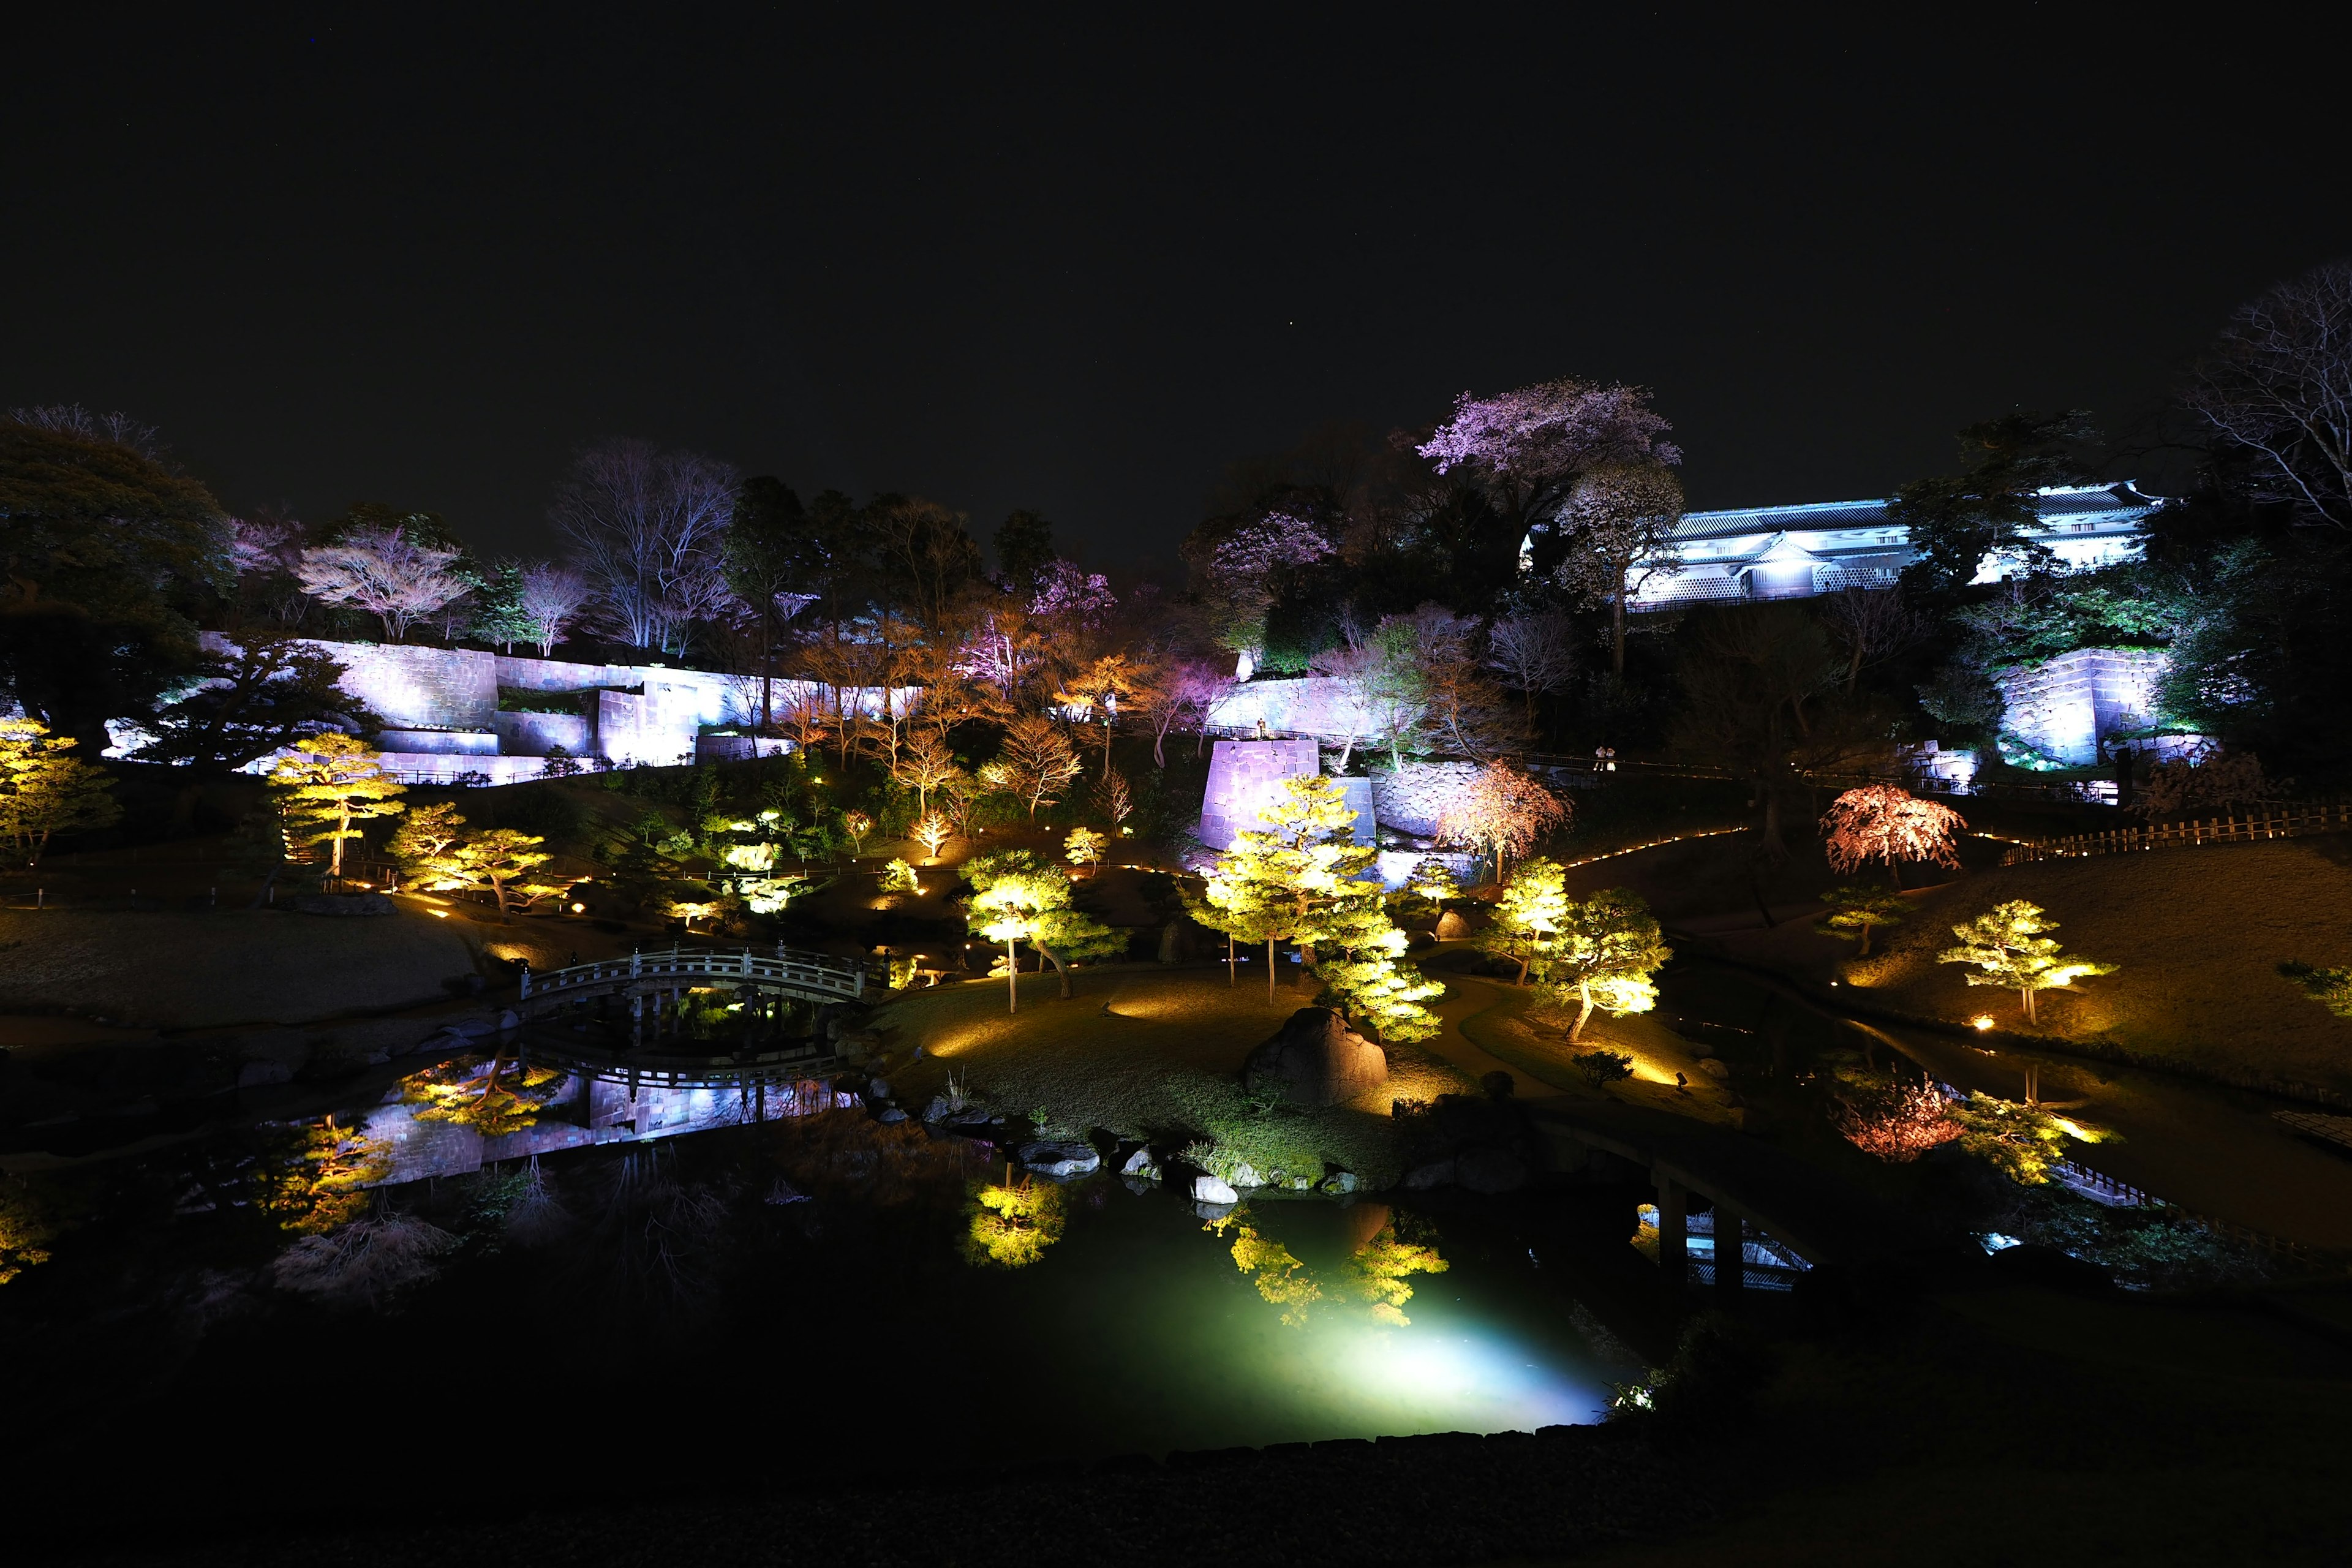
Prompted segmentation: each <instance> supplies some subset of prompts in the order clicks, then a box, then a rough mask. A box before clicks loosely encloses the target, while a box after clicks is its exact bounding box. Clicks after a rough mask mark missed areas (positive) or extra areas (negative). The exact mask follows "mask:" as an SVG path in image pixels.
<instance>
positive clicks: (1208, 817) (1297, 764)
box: [1201, 736, 1377, 849]
mask: <svg viewBox="0 0 2352 1568" xmlns="http://www.w3.org/2000/svg"><path fill="white" fill-rule="evenodd" d="M1321 771H1322V760H1321V756H1320V754H1319V749H1318V747H1317V745H1316V744H1315V742H1313V741H1312V740H1310V739H1308V738H1307V737H1305V736H1298V737H1294V738H1293V739H1290V740H1287V741H1219V742H1216V743H1215V745H1214V746H1213V747H1212V748H1211V750H1210V752H1209V786H1208V788H1207V789H1206V790H1205V791H1203V792H1202V798H1201V842H1202V843H1203V844H1205V845H1207V846H1208V847H1210V848H1212V849H1223V848H1226V847H1230V846H1231V845H1232V843H1233V841H1234V835H1235V834H1239V833H1246V832H1250V831H1253V830H1262V829H1263V828H1264V827H1265V820H1264V818H1262V817H1261V816H1259V815H1258V813H1259V812H1260V811H1261V810H1262V809H1263V808H1264V807H1265V804H1266V803H1267V802H1268V801H1271V800H1272V799H1273V798H1274V797H1275V795H1276V794H1277V793H1279V792H1280V790H1281V789H1282V786H1283V784H1285V783H1286V782H1287V781H1289V780H1291V779H1295V778H1313V777H1314V776H1315V775H1316V774H1317V773H1320V772H1321ZM1331 782H1332V783H1333V784H1338V785H1339V798H1340V800H1342V801H1343V802H1345V803H1346V805H1347V806H1348V808H1349V810H1350V811H1353V812H1354V813H1355V814H1356V821H1355V824H1354V836H1355V841H1356V842H1357V843H1359V844H1362V845H1367V846H1369V845H1370V844H1373V843H1375V842H1377V837H1376V834H1375V830H1374V822H1373V812H1372V781H1371V780H1370V779H1361V778H1352V779H1350V778H1342V779H1334V780H1332V781H1331Z"/></svg>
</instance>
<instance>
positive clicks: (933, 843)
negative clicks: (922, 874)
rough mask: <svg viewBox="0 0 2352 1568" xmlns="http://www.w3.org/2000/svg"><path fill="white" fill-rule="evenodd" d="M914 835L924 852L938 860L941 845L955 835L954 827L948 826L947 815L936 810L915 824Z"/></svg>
mask: <svg viewBox="0 0 2352 1568" xmlns="http://www.w3.org/2000/svg"><path fill="white" fill-rule="evenodd" d="M914 836H915V842H916V843H918V844H919V845H921V846H922V847H923V853H924V854H925V855H926V856H927V857H929V858H930V859H932V860H937V859H938V858H940V847H941V846H943V845H945V844H946V843H947V841H948V840H949V839H950V837H953V836H954V829H953V828H951V827H950V826H948V819H947V818H946V817H944V816H940V814H939V813H938V812H936V811H934V812H929V813H928V814H926V815H925V816H924V817H923V819H922V820H921V821H919V822H918V823H916V824H915V835H914Z"/></svg>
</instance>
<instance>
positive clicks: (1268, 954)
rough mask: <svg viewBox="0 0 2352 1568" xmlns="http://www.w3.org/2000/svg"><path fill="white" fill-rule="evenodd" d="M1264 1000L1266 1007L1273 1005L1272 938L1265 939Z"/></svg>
mask: <svg viewBox="0 0 2352 1568" xmlns="http://www.w3.org/2000/svg"><path fill="white" fill-rule="evenodd" d="M1265 1000H1266V1005H1268V1006H1271V1005H1273V1004H1274V938H1272V937H1267V938H1266V939H1265Z"/></svg>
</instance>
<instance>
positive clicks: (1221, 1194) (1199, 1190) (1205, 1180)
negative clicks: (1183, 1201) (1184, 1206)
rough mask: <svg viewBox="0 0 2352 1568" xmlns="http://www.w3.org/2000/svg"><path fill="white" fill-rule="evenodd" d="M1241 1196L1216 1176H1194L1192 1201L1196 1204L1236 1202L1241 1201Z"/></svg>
mask: <svg viewBox="0 0 2352 1568" xmlns="http://www.w3.org/2000/svg"><path fill="white" fill-rule="evenodd" d="M1241 1196H1242V1195H1241V1194H1239V1193H1237V1192H1235V1191H1234V1190H1233V1188H1231V1187H1229V1186H1227V1185H1225V1184H1224V1183H1223V1182H1221V1181H1219V1180H1217V1178H1216V1177H1214V1176H1205V1175H1203V1176H1195V1177H1193V1178H1192V1201H1193V1202H1194V1203H1196V1204H1235V1203H1239V1202H1240V1201H1241Z"/></svg>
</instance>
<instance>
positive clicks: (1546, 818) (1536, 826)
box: [1437, 762, 1568, 882]
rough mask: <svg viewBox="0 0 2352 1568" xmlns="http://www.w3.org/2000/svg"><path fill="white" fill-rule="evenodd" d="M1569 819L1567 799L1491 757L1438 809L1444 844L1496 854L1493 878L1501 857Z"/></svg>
mask: <svg viewBox="0 0 2352 1568" xmlns="http://www.w3.org/2000/svg"><path fill="white" fill-rule="evenodd" d="M1567 820H1568V804H1567V803H1566V802H1565V801H1563V800H1561V799H1560V798H1559V796H1558V795H1554V794H1552V793H1551V791H1549V790H1548V789H1546V788H1544V786H1543V785H1541V784H1538V783H1536V781H1535V780H1533V779H1531V778H1529V777H1528V775H1527V774H1525V773H1520V772H1519V771H1518V770H1517V769H1516V768H1512V767H1509V766H1507V765H1506V764H1504V763H1499V762H1494V763H1487V764H1486V766H1485V767H1483V768H1480V769H1479V770H1478V771H1477V772H1476V773H1474V774H1472V775H1471V778H1470V782H1469V783H1468V784H1465V785H1464V786H1463V788H1462V789H1461V790H1459V791H1458V792H1456V793H1455V795H1454V798H1453V799H1452V800H1450V801H1448V802H1447V803H1446V804H1445V805H1444V808H1443V809H1442V810H1441V811H1439V813H1438V814H1437V837H1438V838H1439V839H1440V840H1441V841H1443V842H1444V843H1447V844H1454V845H1459V846H1461V847H1464V848H1465V849H1475V850H1476V851H1478V852H1479V853H1480V854H1482V855H1485V854H1492V855H1493V856H1494V857H1495V880H1496V881H1497V882H1499V881H1501V880H1502V879H1503V858H1504V857H1505V856H1507V855H1517V854H1522V853H1524V852H1525V851H1526V850H1527V849H1528V847H1530V846H1532V845H1533V844H1534V843H1535V841H1536V840H1537V839H1538V838H1539V837H1542V836H1543V835H1544V834H1545V833H1547V832H1549V831H1550V830H1551V829H1552V828H1554V827H1556V826H1559V824H1561V823H1563V822H1566V821H1567Z"/></svg>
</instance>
